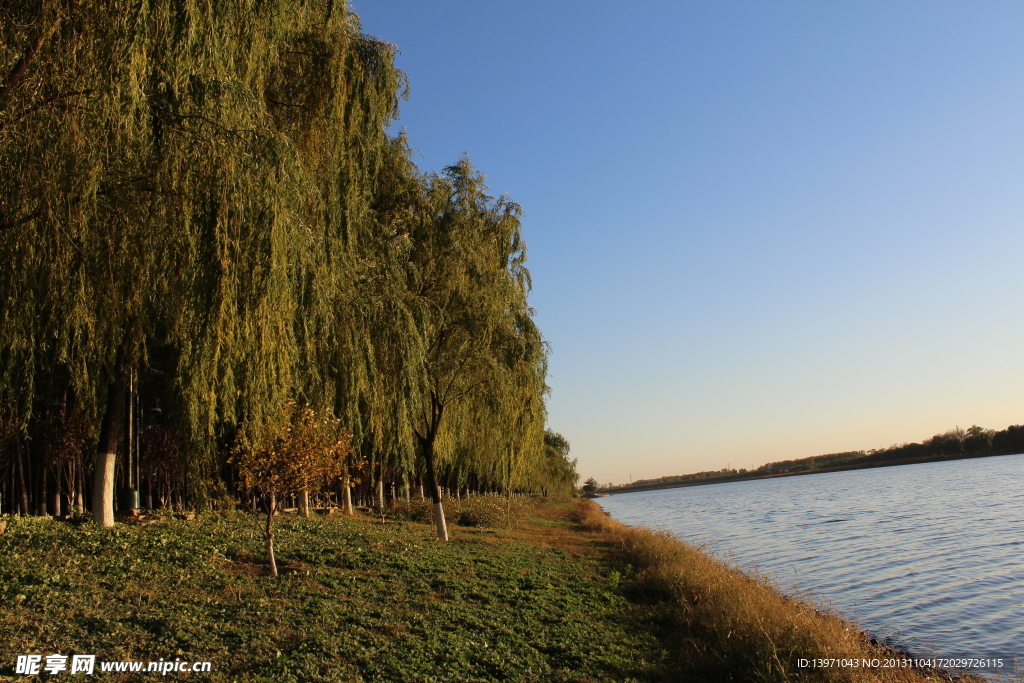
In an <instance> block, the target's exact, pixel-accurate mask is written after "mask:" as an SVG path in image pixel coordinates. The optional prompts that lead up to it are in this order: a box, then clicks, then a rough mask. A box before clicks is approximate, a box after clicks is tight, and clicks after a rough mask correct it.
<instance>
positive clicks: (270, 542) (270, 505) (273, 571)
mask: <svg viewBox="0 0 1024 683" xmlns="http://www.w3.org/2000/svg"><path fill="white" fill-rule="evenodd" d="M276 511H277V496H275V495H274V494H273V493H271V494H270V495H269V496H268V497H267V529H266V531H265V532H264V533H265V535H266V537H267V559H268V560H269V561H270V575H271V576H277V560H276V559H275V558H274V526H273V524H274V512H276Z"/></svg>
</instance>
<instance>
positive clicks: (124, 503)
mask: <svg viewBox="0 0 1024 683" xmlns="http://www.w3.org/2000/svg"><path fill="white" fill-rule="evenodd" d="M135 398H136V397H135V370H134V368H133V369H132V371H131V372H130V373H129V374H128V400H127V401H126V403H127V404H128V406H127V408H128V410H127V413H128V414H127V415H126V417H127V424H126V425H125V426H126V432H125V437H126V438H125V455H126V456H127V458H126V460H125V469H126V471H127V472H128V486H127V487H126V488H123V489H121V491H120V493H119V494H118V501H117V502H118V505H117V507H118V508H119V509H121V510H138V509H139V489H138V481H135V482H134V484H135V486H132V484H133V481H132V480H133V477H132V475H133V474H136V477H135V478H136V479H137V470H136V471H135V472H133V468H132V451H133V450H135V449H134V448H133V445H134V443H135V441H136V432H137V431H138V425H137V424H136V420H135ZM137 465H138V458H137V457H136V466H137Z"/></svg>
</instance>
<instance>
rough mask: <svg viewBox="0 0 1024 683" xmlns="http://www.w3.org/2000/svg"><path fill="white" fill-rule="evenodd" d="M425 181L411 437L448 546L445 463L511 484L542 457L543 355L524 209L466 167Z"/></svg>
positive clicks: (414, 271)
mask: <svg viewBox="0 0 1024 683" xmlns="http://www.w3.org/2000/svg"><path fill="white" fill-rule="evenodd" d="M428 182H429V187H428V198H429V203H430V206H431V209H432V211H431V212H430V213H429V214H426V215H424V216H423V218H422V220H421V221H420V223H419V224H418V225H417V226H416V227H415V228H414V229H413V231H412V232H411V234H410V238H411V240H412V248H411V252H410V262H409V287H410V291H411V292H412V294H413V295H414V296H415V298H416V313H417V315H418V324H419V329H420V333H421V336H422V339H423V345H424V348H425V358H424V363H425V365H424V370H425V380H426V385H425V388H424V391H423V394H422V395H421V396H420V400H419V403H418V405H416V406H415V408H416V413H415V421H414V428H413V431H414V434H415V437H416V440H417V445H418V448H419V453H420V454H421V456H422V459H423V463H424V467H425V470H426V476H427V483H428V487H429V493H430V495H431V497H432V499H433V502H434V512H435V520H436V525H437V534H438V538H440V539H441V540H447V538H448V532H447V526H446V523H445V519H444V509H443V504H442V501H441V494H440V491H439V487H438V478H437V467H438V464H439V460H441V459H442V458H451V457H452V456H453V454H454V452H455V451H458V450H461V451H463V452H469V453H472V454H474V456H475V460H476V463H475V466H476V467H477V469H481V470H482V469H492V470H502V469H504V470H506V472H507V476H506V477H505V484H506V487H509V486H512V485H514V481H513V476H514V470H516V469H517V464H518V463H521V462H522V461H523V460H524V458H527V457H530V456H531V455H533V454H537V453H542V449H543V433H544V428H543V425H544V407H543V394H544V392H545V389H546V387H545V384H544V376H545V365H546V352H545V347H544V344H543V341H542V339H541V337H540V334H539V332H538V330H537V328H536V326H535V325H534V323H533V320H532V317H531V310H530V308H529V306H528V305H527V301H526V295H527V292H528V290H529V284H530V280H529V273H528V271H527V270H526V268H525V266H524V262H525V258H526V255H525V245H524V243H523V241H522V236H521V232H520V222H519V216H520V214H521V210H520V208H519V206H518V205H517V204H515V203H513V202H511V201H510V200H509V199H508V198H507V197H501V198H497V199H495V198H492V197H490V196H488V195H487V193H486V191H487V187H486V186H485V185H484V182H483V176H482V175H480V174H478V173H476V172H475V171H474V170H473V167H472V165H471V164H470V162H469V160H468V159H466V158H462V159H461V160H460V161H459V162H458V163H456V164H454V165H452V166H449V167H448V168H446V169H445V170H444V172H443V173H442V174H440V175H436V174H435V175H432V176H430V177H429V178H428Z"/></svg>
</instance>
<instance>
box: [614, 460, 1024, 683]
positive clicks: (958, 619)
mask: <svg viewBox="0 0 1024 683" xmlns="http://www.w3.org/2000/svg"><path fill="white" fill-rule="evenodd" d="M597 502H599V503H600V504H601V506H602V507H603V508H604V509H605V510H607V511H608V512H609V513H610V514H611V515H612V516H613V517H615V518H616V519H618V520H620V521H622V522H625V523H627V524H642V525H645V526H648V527H654V528H659V529H668V530H670V531H672V532H673V533H675V534H676V535H678V536H679V537H681V538H683V539H684V540H686V541H690V542H691V543H695V544H698V545H699V544H705V546H706V549H709V550H711V551H713V552H714V553H715V554H716V555H718V556H719V557H723V558H726V559H729V560H731V561H732V562H734V563H735V564H736V565H738V566H739V567H741V568H744V569H747V570H753V569H755V568H756V570H758V571H760V572H762V573H766V574H768V575H769V576H770V577H771V578H772V579H773V580H774V581H775V583H776V584H777V585H778V586H779V587H780V588H781V589H782V590H783V591H784V592H786V593H788V594H791V595H792V594H797V593H802V594H810V595H811V596H813V597H815V598H816V599H818V600H823V601H826V602H828V603H831V605H832V606H833V607H835V608H837V609H838V610H839V611H840V612H841V613H843V614H844V615H845V616H846V617H848V618H852V619H854V620H856V621H857V623H859V624H860V626H861V627H862V628H864V629H865V630H867V631H868V632H870V633H872V634H873V635H875V636H878V637H883V638H890V639H892V640H894V641H896V642H897V643H898V644H900V645H901V646H903V647H905V648H907V649H909V650H910V651H911V652H913V653H914V654H917V655H934V656H939V657H961V656H962V657H979V658H981V657H1003V658H1004V659H1011V658H1012V657H1014V656H1016V657H1017V659H1018V661H1019V662H1020V663H1021V668H1022V669H1024V455H1007V456H999V457H991V458H979V459H975V460H956V461H952V462H937V463H926V464H922V465H906V466H902V467H885V468H879V469H871V470H856V471H850V472H833V473H828V474H816V475H810V476H799V477H785V478H781V479H770V480H761V481H744V482H733V483H728V484H712V485H709V486H694V487H689V488H679V489H665V490H661V491H648V492H642V493H625V494H619V495H615V496H611V497H609V498H601V499H598V501H597Z"/></svg>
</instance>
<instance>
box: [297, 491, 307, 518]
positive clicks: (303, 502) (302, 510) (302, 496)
mask: <svg viewBox="0 0 1024 683" xmlns="http://www.w3.org/2000/svg"><path fill="white" fill-rule="evenodd" d="M299 515H301V516H302V517H305V518H306V519H309V491H302V492H301V493H299Z"/></svg>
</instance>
